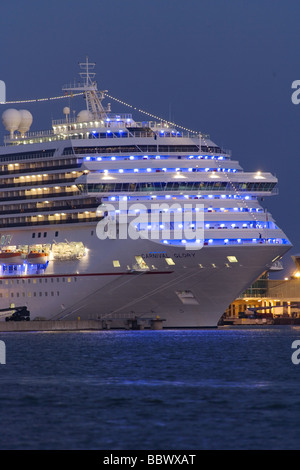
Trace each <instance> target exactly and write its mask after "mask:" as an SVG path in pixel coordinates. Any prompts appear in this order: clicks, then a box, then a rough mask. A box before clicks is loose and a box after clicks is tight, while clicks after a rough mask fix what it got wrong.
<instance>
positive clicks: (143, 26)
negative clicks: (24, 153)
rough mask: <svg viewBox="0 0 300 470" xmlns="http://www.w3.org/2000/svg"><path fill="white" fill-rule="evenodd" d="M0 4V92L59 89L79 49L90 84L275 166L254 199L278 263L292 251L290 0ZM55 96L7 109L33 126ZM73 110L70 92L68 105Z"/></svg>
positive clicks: (297, 119) (294, 122) (297, 131)
mask: <svg viewBox="0 0 300 470" xmlns="http://www.w3.org/2000/svg"><path fill="white" fill-rule="evenodd" d="M0 12H1V19H0V26H1V28H0V37H1V45H2V48H1V68H0V80H4V81H5V83H6V99H7V100H8V101H9V100H21V99H27V98H28V99H29V98H30V99H32V98H44V97H52V96H59V95H62V94H63V93H62V90H61V88H62V86H63V85H64V84H66V83H69V82H72V81H74V79H77V78H78V62H80V61H84V60H85V57H86V56H87V55H88V56H89V58H90V60H91V61H94V62H96V64H97V67H96V71H97V82H98V87H99V89H103V90H108V92H109V93H110V94H111V95H112V96H114V97H116V98H119V99H121V100H123V101H125V102H127V103H130V104H132V105H133V106H136V107H139V108H141V109H144V110H146V111H148V112H150V113H153V114H155V115H158V116H161V117H162V118H164V119H171V120H172V121H174V122H176V123H178V124H180V125H183V126H185V127H187V128H190V129H193V130H195V131H201V132H204V133H207V134H209V135H210V137H211V139H212V140H213V141H214V142H216V143H217V144H218V145H220V146H223V147H225V148H228V149H231V150H232V158H233V159H236V160H238V161H239V162H240V164H241V166H242V167H243V168H244V169H245V170H248V171H257V170H261V171H270V172H272V173H273V174H275V175H276V176H277V177H278V179H279V195H278V196H275V197H272V198H265V200H264V202H263V204H264V205H265V207H268V209H269V210H270V211H271V213H272V214H273V216H274V218H275V220H276V222H277V223H278V225H279V226H280V227H281V228H283V229H284V231H285V232H286V234H287V236H288V237H289V238H290V240H291V241H292V243H293V244H294V248H293V250H292V251H290V252H289V254H288V255H287V259H286V266H288V265H289V264H290V261H289V259H290V255H292V254H295V253H300V235H299V232H300V217H299V212H300V210H299V203H300V182H299V181H300V175H299V173H300V171H299V170H300V165H299V158H300V104H299V105H298V106H297V105H295V104H293V103H292V100H291V96H292V92H293V90H292V88H291V86H292V82H293V81H294V80H300V26H299V18H300V2H299V0H151V1H150V0H148V1H145V0H127V1H124V0H84V1H83V0H80V1H79V0H51V1H50V2H46V1H41V0H26V1H25V0H10V1H9V2H1V10H0ZM111 104H112V111H113V112H131V111H130V110H129V109H128V108H125V107H121V106H119V105H117V104H116V103H114V102H113V101H111ZM66 105H68V100H58V101H55V102H54V101H53V102H51V103H50V104H47V103H46V104H42V103H39V104H31V105H26V106H25V105H16V106H14V107H16V108H17V109H21V108H25V109H29V110H30V111H31V113H32V114H33V125H32V128H31V130H44V129H48V128H49V127H50V126H51V119H60V118H63V114H62V109H63V107H64V106H66ZM8 107H12V105H2V106H1V108H2V110H1V113H2V111H4V110H5V109H7V108H8ZM83 108H84V102H83V100H82V98H74V99H73V100H72V102H71V109H72V111H76V112H79V111H80V110H81V109H83ZM134 117H136V119H137V120H142V119H143V120H145V119H146V118H145V116H141V115H136V116H134ZM4 133H5V131H4V128H3V126H2V123H1V132H0V138H1V141H3V135H4Z"/></svg>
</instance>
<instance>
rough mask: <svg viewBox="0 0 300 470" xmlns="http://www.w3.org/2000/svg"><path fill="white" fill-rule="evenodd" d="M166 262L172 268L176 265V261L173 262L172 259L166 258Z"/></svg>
mask: <svg viewBox="0 0 300 470" xmlns="http://www.w3.org/2000/svg"><path fill="white" fill-rule="evenodd" d="M165 260H166V262H167V263H168V264H169V265H170V266H172V265H174V264H175V263H174V261H173V260H172V258H165Z"/></svg>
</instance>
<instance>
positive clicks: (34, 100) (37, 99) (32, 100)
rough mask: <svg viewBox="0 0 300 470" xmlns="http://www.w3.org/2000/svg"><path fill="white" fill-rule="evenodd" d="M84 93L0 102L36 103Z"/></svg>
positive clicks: (0, 102)
mask: <svg viewBox="0 0 300 470" xmlns="http://www.w3.org/2000/svg"><path fill="white" fill-rule="evenodd" d="M83 94H84V93H74V94H71V95H62V96H52V97H51V98H35V99H30V100H16V101H5V103H4V102H2V101H0V104H5V105H6V104H23V103H37V102H41V101H52V100H61V99H63V98H70V96H71V97H73V96H79V95H83Z"/></svg>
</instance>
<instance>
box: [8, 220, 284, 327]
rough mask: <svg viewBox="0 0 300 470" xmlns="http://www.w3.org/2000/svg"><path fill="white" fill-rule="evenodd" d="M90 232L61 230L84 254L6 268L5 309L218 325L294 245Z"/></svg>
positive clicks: (109, 321)
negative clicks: (192, 243)
mask: <svg viewBox="0 0 300 470" xmlns="http://www.w3.org/2000/svg"><path fill="white" fill-rule="evenodd" d="M92 229H93V227H92V226H91V227H89V228H87V227H82V228H80V227H78V228H76V230H74V231H70V230H69V229H65V230H63V229H61V230H60V237H61V240H66V239H69V240H70V239H72V240H73V239H74V238H75V239H76V241H79V240H83V241H84V242H85V246H86V247H87V248H86V253H85V256H83V257H82V258H81V259H70V260H60V261H59V260H50V261H49V264H48V265H47V267H46V268H45V269H37V267H33V268H32V270H31V271H30V272H29V271H28V270H27V271H26V273H17V271H16V270H15V271H14V273H12V272H7V271H6V272H5V273H2V276H1V279H0V282H1V290H0V293H1V308H2V309H3V308H7V307H9V306H10V305H11V304H14V305H15V306H23V305H25V306H27V308H28V310H29V311H30V316H31V319H36V318H41V317H42V318H43V319H55V320H59V319H64V320H74V319H78V318H80V319H98V320H99V321H101V322H102V326H107V327H111V328H126V327H129V326H130V325H132V321H133V320H137V322H138V323H139V324H140V325H143V326H145V327H147V326H149V325H150V323H151V321H152V320H154V319H156V318H157V317H159V318H160V319H161V320H162V321H163V326H164V327H165V328H201V327H216V326H217V324H218V321H219V320H220V318H221V316H222V315H223V313H224V312H225V310H226V308H227V307H228V305H229V304H230V303H231V302H232V301H233V300H235V298H236V297H237V296H238V295H240V294H241V293H242V292H243V291H244V290H245V289H247V288H248V287H249V286H250V285H251V284H252V283H253V282H254V281H255V280H256V279H257V278H258V277H259V276H260V275H261V274H262V273H263V272H265V271H266V270H268V269H269V268H270V266H271V264H272V261H273V260H274V259H275V258H277V257H281V256H283V255H284V254H285V252H286V251H287V250H288V249H289V248H290V245H288V246H285V245H267V244H261V245H255V246H223V247H221V246H218V247H212V246H204V247H203V248H201V249H199V250H186V249H185V248H184V247H171V246H167V247H166V246H165V245H162V244H159V243H155V242H153V241H151V240H142V239H140V240H130V239H128V240H109V239H107V240H99V239H98V238H97V236H96V235H95V231H94V230H92ZM88 235H89V237H90V239H88ZM26 236H28V235H26V231H22V230H20V231H19V232H16V233H15V234H14V239H15V242H17V243H20V244H21V242H22V243H24V238H25V237H26ZM49 236H50V233H49ZM72 236H73V238H71V237H72ZM228 257H229V258H228ZM232 257H234V258H235V260H236V261H234V262H230V261H229V259H232ZM137 258H138V259H139V260H143V262H142V266H137V262H136V260H137ZM170 260H172V262H171V264H169V262H170ZM167 261H168V262H167ZM22 269H23V268H22Z"/></svg>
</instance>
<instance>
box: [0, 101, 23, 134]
mask: <svg viewBox="0 0 300 470" xmlns="http://www.w3.org/2000/svg"><path fill="white" fill-rule="evenodd" d="M2 122H3V124H4V127H5V129H6V130H7V131H9V132H10V135H11V137H13V134H14V131H16V130H17V129H18V127H19V125H20V122H21V114H20V112H19V111H18V110H17V109H13V108H11V109H6V111H4V113H3V114H2Z"/></svg>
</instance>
